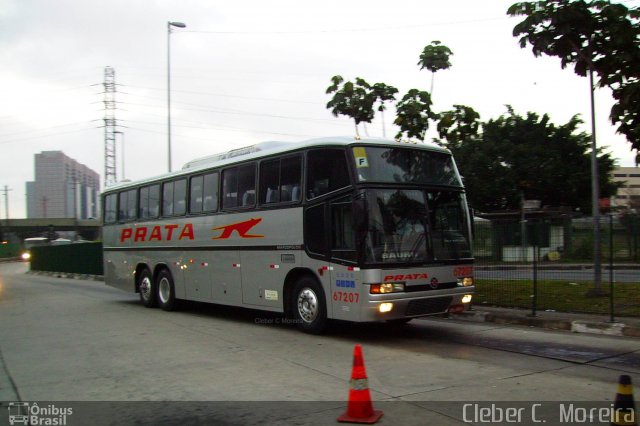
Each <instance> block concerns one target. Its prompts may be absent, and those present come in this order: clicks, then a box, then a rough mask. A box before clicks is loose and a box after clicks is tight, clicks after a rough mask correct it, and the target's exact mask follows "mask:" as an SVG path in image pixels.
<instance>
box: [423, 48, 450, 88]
mask: <svg viewBox="0 0 640 426" xmlns="http://www.w3.org/2000/svg"><path fill="white" fill-rule="evenodd" d="M452 55H453V52H452V51H451V49H449V48H448V47H447V46H445V45H443V44H442V43H440V42H439V41H438V40H434V41H432V42H431V43H430V44H428V45H427V46H425V47H424V49H422V53H421V54H420V60H419V61H418V65H420V69H421V70H422V69H425V68H426V69H428V70H429V71H431V89H430V90H429V93H431V94H433V79H434V76H435V74H436V72H438V71H440V70H446V69H449V68H451V62H450V61H449V58H450V57H451V56H452Z"/></svg>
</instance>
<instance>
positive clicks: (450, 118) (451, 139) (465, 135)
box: [437, 105, 480, 149]
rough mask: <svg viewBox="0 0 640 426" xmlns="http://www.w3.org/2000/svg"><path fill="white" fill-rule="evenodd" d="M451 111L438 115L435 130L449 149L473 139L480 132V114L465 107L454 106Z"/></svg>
mask: <svg viewBox="0 0 640 426" xmlns="http://www.w3.org/2000/svg"><path fill="white" fill-rule="evenodd" d="M453 108H454V109H453V110H451V111H445V112H441V113H440V114H439V116H440V119H439V120H438V124H437V129H438V134H439V135H440V138H441V139H444V140H445V141H446V145H447V146H448V147H449V148H450V149H455V148H456V147H458V146H459V145H460V144H461V143H462V142H464V141H466V140H468V139H470V138H475V137H477V136H478V132H479V131H480V114H478V113H477V112H476V111H475V110H474V109H473V108H471V107H469V106H466V105H454V106H453Z"/></svg>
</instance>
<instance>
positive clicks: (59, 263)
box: [30, 243, 103, 275]
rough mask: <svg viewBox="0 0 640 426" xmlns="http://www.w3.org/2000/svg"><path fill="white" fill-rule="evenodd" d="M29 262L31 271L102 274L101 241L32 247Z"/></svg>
mask: <svg viewBox="0 0 640 426" xmlns="http://www.w3.org/2000/svg"><path fill="white" fill-rule="evenodd" d="M30 262H31V266H30V267H31V270H32V271H50V272H67V273H76V274H88V275H102V274H103V265H102V243H81V244H65V245H57V246H54V245H52V246H36V247H32V248H31V261H30Z"/></svg>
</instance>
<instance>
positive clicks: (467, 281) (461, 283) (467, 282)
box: [458, 277, 473, 287]
mask: <svg viewBox="0 0 640 426" xmlns="http://www.w3.org/2000/svg"><path fill="white" fill-rule="evenodd" d="M472 285H473V277H464V278H458V287H471V286H472Z"/></svg>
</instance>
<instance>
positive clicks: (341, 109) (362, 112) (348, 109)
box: [326, 75, 376, 137]
mask: <svg viewBox="0 0 640 426" xmlns="http://www.w3.org/2000/svg"><path fill="white" fill-rule="evenodd" d="M331 82H332V84H331V86H329V87H328V88H327V91H326V93H327V94H329V93H333V94H334V95H333V98H331V100H330V101H329V102H328V103H327V108H328V109H331V113H332V114H333V115H334V116H336V117H337V116H338V115H346V116H348V117H351V118H352V119H353V120H354V122H355V126H356V136H358V137H360V133H359V131H358V124H360V123H362V122H365V123H371V120H373V117H374V115H375V111H374V108H373V106H374V104H375V102H376V94H375V93H374V92H373V90H372V87H371V85H370V84H369V83H367V82H366V81H365V80H364V79H362V78H360V77H357V78H356V81H355V83H353V82H351V81H344V78H342V76H339V75H335V76H333V77H332V78H331Z"/></svg>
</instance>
